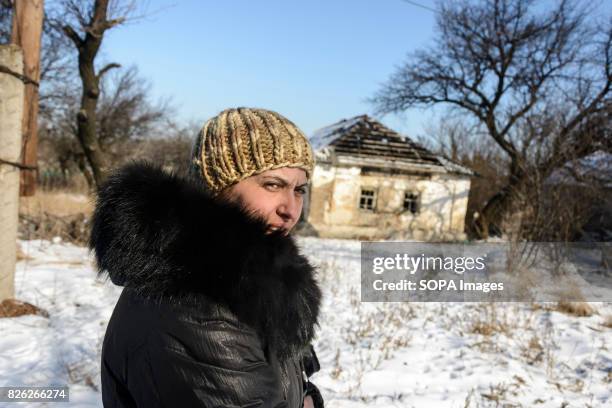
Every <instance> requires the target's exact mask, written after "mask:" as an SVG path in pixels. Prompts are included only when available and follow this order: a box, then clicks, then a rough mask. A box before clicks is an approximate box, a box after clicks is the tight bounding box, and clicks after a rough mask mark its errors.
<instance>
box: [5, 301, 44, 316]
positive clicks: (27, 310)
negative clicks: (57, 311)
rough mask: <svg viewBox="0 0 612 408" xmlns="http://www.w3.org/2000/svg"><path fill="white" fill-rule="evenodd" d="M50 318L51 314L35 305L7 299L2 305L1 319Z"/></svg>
mask: <svg viewBox="0 0 612 408" xmlns="http://www.w3.org/2000/svg"><path fill="white" fill-rule="evenodd" d="M31 314H32V315H39V316H44V317H49V313H48V312H47V311H46V310H43V309H41V308H39V307H37V306H34V305H33V304H30V303H28V302H22V301H20V300H17V299H5V300H3V301H2V302H1V303H0V318H3V317H19V316H24V315H31Z"/></svg>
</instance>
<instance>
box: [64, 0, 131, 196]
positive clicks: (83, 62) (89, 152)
mask: <svg viewBox="0 0 612 408" xmlns="http://www.w3.org/2000/svg"><path fill="white" fill-rule="evenodd" d="M62 4H63V7H64V9H65V10H66V11H67V16H68V19H67V22H66V23H65V24H64V25H63V27H62V28H63V31H64V34H65V35H66V36H67V37H68V38H69V39H70V40H71V41H72V42H73V44H74V46H75V47H76V49H77V52H78V61H79V75H80V78H81V83H82V87H83V88H82V96H81V103H80V109H79V111H78V113H77V115H76V120H77V136H78V139H79V142H80V144H81V147H82V148H83V152H84V153H85V157H86V158H87V162H88V164H89V167H90V168H91V171H92V175H93V179H94V181H95V183H96V185H99V184H100V183H101V182H102V180H103V179H104V173H105V171H106V158H105V156H104V153H103V151H102V149H101V146H100V141H99V139H98V137H97V132H96V123H97V119H96V114H97V112H96V109H97V105H98V99H99V97H100V81H101V79H102V77H103V76H104V75H105V74H106V73H107V72H108V71H110V70H111V69H113V68H117V67H119V64H116V63H110V64H107V65H105V66H104V67H102V68H100V69H98V70H97V69H96V66H95V59H96V56H97V55H98V51H99V50H100V47H101V45H102V40H103V38H104V34H105V33H106V31H107V30H109V29H111V28H113V27H115V26H117V25H119V24H121V23H123V22H124V21H125V20H126V17H127V15H128V14H129V13H130V12H131V11H133V4H131V3H130V4H124V3H121V2H119V1H112V0H95V1H94V2H93V4H90V3H89V2H81V1H78V0H64V1H63V2H62ZM75 27H76V28H75ZM77 30H79V31H80V33H79V32H77Z"/></svg>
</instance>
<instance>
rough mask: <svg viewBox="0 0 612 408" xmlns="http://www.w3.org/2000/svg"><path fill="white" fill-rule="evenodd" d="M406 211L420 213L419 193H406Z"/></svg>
mask: <svg viewBox="0 0 612 408" xmlns="http://www.w3.org/2000/svg"><path fill="white" fill-rule="evenodd" d="M404 211H410V212H411V213H412V214H418V213H419V195H418V194H415V193H412V192H405V193H404Z"/></svg>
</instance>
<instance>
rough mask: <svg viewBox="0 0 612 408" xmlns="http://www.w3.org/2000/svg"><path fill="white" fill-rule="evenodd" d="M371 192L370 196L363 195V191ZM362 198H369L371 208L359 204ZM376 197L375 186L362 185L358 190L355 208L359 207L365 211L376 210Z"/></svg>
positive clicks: (376, 190)
mask: <svg viewBox="0 0 612 408" xmlns="http://www.w3.org/2000/svg"><path fill="white" fill-rule="evenodd" d="M366 191H367V192H370V191H371V192H372V196H371V197H364V194H363V193H364V192H366ZM363 199H366V200H367V199H370V200H371V201H372V203H371V205H372V208H367V207H362V206H361V201H362V200H363ZM377 199H378V189H377V188H375V187H365V186H362V187H360V191H359V200H358V201H357V208H358V209H359V211H366V212H376V203H377Z"/></svg>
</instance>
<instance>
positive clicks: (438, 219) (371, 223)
mask: <svg viewBox="0 0 612 408" xmlns="http://www.w3.org/2000/svg"><path fill="white" fill-rule="evenodd" d="M364 187H365V188H372V189H374V190H375V191H376V193H377V194H376V205H375V211H368V210H362V209H360V208H359V199H360V195H361V189H362V188H364ZM469 189H470V179H469V178H468V177H462V176H457V175H449V174H432V175H430V176H423V175H414V176H412V175H390V174H383V173H378V174H373V173H368V174H362V172H361V169H360V168H359V167H336V166H332V165H329V164H317V166H316V167H315V170H314V173H313V179H312V185H311V193H310V194H311V197H310V204H309V213H308V215H307V219H308V221H309V222H310V224H311V225H312V226H313V227H314V228H315V229H316V230H317V232H318V233H319V235H320V236H322V237H331V238H358V239H383V238H392V239H417V240H457V239H464V238H465V234H464V232H463V229H464V220H465V212H466V209H467V200H468V193H469ZM406 191H412V192H415V193H418V194H419V197H420V211H419V213H418V214H412V213H410V212H409V211H403V208H402V207H403V200H404V193H405V192H406Z"/></svg>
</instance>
